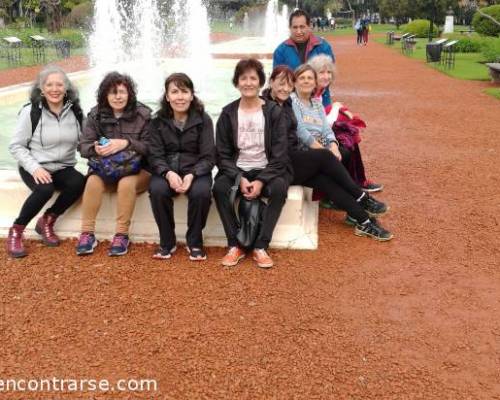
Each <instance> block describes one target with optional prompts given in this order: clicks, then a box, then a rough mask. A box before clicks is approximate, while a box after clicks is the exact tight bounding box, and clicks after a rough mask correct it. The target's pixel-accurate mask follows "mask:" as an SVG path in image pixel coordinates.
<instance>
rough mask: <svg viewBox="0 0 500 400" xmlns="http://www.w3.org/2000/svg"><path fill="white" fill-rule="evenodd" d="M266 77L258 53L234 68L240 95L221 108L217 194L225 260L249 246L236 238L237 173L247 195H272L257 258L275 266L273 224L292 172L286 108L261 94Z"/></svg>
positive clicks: (265, 265)
mask: <svg viewBox="0 0 500 400" xmlns="http://www.w3.org/2000/svg"><path fill="white" fill-rule="evenodd" d="M264 83H265V75H264V68H263V66H262V64H261V63H260V62H259V61H258V60H255V59H243V60H241V61H240V62H239V63H238V64H237V65H236V68H235V71H234V76H233V84H234V86H235V87H236V88H237V89H238V90H239V91H240V93H241V98H240V99H238V100H236V101H233V102H232V103H230V104H228V105H227V106H226V107H224V108H223V109H222V113H221V115H220V117H219V120H218V121H217V128H216V148H217V166H218V168H219V173H218V175H217V177H216V179H215V185H214V189H213V191H214V197H215V202H216V204H217V209H218V211H219V214H220V217H221V220H222V224H223V225H224V231H225V233H226V237H227V242H228V246H229V250H228V253H227V254H226V256H225V257H224V258H223V259H222V265H225V266H234V265H236V264H237V263H238V262H239V261H240V260H241V259H242V258H243V257H245V252H244V250H243V249H242V248H241V246H240V245H239V243H238V240H237V231H238V226H237V221H236V220H235V218H234V212H233V210H232V207H233V205H232V204H231V202H230V201H229V191H230V188H231V186H233V185H234V183H235V180H236V177H237V176H238V175H242V177H241V181H240V184H239V190H240V191H241V193H242V195H243V196H244V197H245V198H247V199H255V198H258V197H259V196H261V195H262V196H264V197H266V198H267V199H268V202H267V206H266V207H265V210H264V212H263V216H262V224H261V229H260V232H259V234H258V236H257V239H256V241H255V243H254V246H253V259H254V260H255V261H256V262H257V265H258V266H259V267H261V268H270V267H272V266H273V260H272V259H271V257H270V256H269V255H268V254H267V248H268V246H269V243H270V242H271V238H272V235H273V231H274V228H275V226H276V223H277V222H278V218H279V216H280V214H281V209H282V208H283V205H284V204H285V200H286V196H287V191H288V185H289V182H290V180H291V177H290V176H289V174H288V173H287V160H288V158H287V136H286V135H287V132H286V126H285V120H284V119H283V117H282V113H281V108H280V107H279V106H278V105H277V104H276V103H274V102H272V101H267V100H264V99H262V98H260V97H259V92H260V89H261V87H262V86H263V85H264Z"/></svg>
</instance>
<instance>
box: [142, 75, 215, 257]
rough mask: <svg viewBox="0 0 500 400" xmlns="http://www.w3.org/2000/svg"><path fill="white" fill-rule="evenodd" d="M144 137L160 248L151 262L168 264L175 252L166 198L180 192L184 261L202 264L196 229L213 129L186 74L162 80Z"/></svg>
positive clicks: (207, 184)
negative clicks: (184, 212)
mask: <svg viewBox="0 0 500 400" xmlns="http://www.w3.org/2000/svg"><path fill="white" fill-rule="evenodd" d="M149 134H150V143H151V146H150V149H149V154H150V156H149V163H150V165H151V168H152V171H153V174H154V175H153V177H152V178H151V183H150V186H149V195H150V200H151V207H152V209H153V214H154V217H155V220H156V224H157V225H158V230H159V232H160V248H159V250H158V251H157V252H156V253H155V254H154V255H153V258H157V259H168V258H170V257H171V255H172V253H173V252H174V251H175V250H176V244H175V243H176V238H175V221H174V208H173V201H172V198H173V197H174V196H176V195H177V194H180V193H185V194H186V195H187V196H188V230H187V232H186V242H187V251H188V253H189V259H190V260H193V261H199V260H206V258H207V255H206V253H205V250H204V249H203V235H202V230H203V228H204V227H205V224H206V222H207V217H208V212H209V210H210V200H211V192H210V190H211V187H212V174H211V172H212V168H213V167H214V164H215V146H214V128H213V124H212V120H211V119H210V117H209V116H208V114H207V113H206V112H205V111H204V107H203V104H202V103H201V101H200V100H199V99H198V98H197V97H196V96H195V95H194V87H193V82H192V81H191V79H190V78H189V77H188V76H187V75H186V74H183V73H174V74H171V75H170V76H169V77H168V78H167V79H166V81H165V93H164V95H163V98H162V100H161V109H160V110H159V111H158V112H157V114H156V116H155V118H153V119H152V120H151V123H150V127H149Z"/></svg>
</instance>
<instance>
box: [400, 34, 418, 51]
mask: <svg viewBox="0 0 500 400" xmlns="http://www.w3.org/2000/svg"><path fill="white" fill-rule="evenodd" d="M416 37H417V35H408V36H406V37H404V38H403V39H401V51H402V52H403V53H404V54H411V53H413V49H414V48H415V45H416V44H417V40H416Z"/></svg>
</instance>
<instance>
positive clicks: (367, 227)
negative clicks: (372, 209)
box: [354, 218, 393, 242]
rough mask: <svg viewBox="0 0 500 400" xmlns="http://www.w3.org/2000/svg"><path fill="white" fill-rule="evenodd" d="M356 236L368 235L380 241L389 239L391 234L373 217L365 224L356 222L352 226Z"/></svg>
mask: <svg viewBox="0 0 500 400" xmlns="http://www.w3.org/2000/svg"><path fill="white" fill-rule="evenodd" d="M354 234H355V235H356V236H368V237H371V238H373V239H375V240H378V241H380V242H386V241H388V240H391V239H392V237H393V234H392V233H391V232H389V231H388V230H386V229H384V228H383V227H382V226H380V225H379V223H378V222H377V220H376V219H375V218H370V222H367V223H366V224H357V225H356V228H354Z"/></svg>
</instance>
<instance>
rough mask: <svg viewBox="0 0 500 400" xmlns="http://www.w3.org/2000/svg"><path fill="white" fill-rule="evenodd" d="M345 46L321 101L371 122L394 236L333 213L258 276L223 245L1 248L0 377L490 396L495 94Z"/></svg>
mask: <svg viewBox="0 0 500 400" xmlns="http://www.w3.org/2000/svg"><path fill="white" fill-rule="evenodd" d="M353 43H354V38H346V37H340V38H335V39H334V40H333V44H334V48H335V52H336V54H337V57H338V66H339V77H338V81H337V89H336V91H335V93H336V95H337V97H338V99H339V100H342V101H344V102H345V103H346V104H347V105H349V106H350V108H351V109H352V110H354V111H356V112H358V113H359V114H360V115H362V117H364V119H365V120H366V121H367V122H368V129H367V130H366V132H365V133H364V135H363V138H364V141H363V143H362V146H363V150H364V155H365V158H366V163H367V165H368V168H367V169H368V171H369V173H370V175H371V177H372V178H373V179H375V180H376V181H380V182H382V183H384V184H385V185H386V190H385V191H384V192H383V194H381V196H380V198H381V199H383V200H385V201H387V202H388V203H389V204H390V206H391V211H390V213H389V214H388V215H387V216H386V217H384V218H382V219H381V220H382V222H383V224H384V225H387V226H388V227H389V228H390V229H391V230H392V231H393V232H394V233H395V235H396V238H395V239H394V240H393V241H392V242H389V243H376V242H374V241H371V240H368V239H362V238H357V237H355V236H353V234H352V228H349V227H347V226H344V225H343V224H342V219H343V215H342V214H341V213H336V212H332V211H322V212H321V216H320V217H321V222H320V248H319V250H318V251H316V252H308V251H273V255H274V257H275V261H276V263H277V264H278V266H277V267H276V268H273V269H272V270H270V271H260V270H258V269H256V268H255V267H254V266H253V263H252V262H251V261H250V260H245V261H244V262H243V263H242V265H241V266H238V267H237V268H234V269H223V268H221V267H219V265H218V259H219V258H220V257H221V256H222V255H223V249H219V248H210V249H209V251H208V255H209V261H207V262H206V263H204V264H203V265H200V266H193V264H190V263H188V262H187V261H186V258H187V257H186V254H185V252H184V251H183V250H182V251H179V253H178V254H176V255H175V257H174V258H173V259H172V260H171V261H168V262H152V261H151V259H150V258H149V257H150V255H151V252H152V247H151V246H148V245H136V246H134V247H133V249H132V251H131V254H129V255H128V256H127V257H123V258H119V259H109V258H108V257H106V256H105V250H106V249H105V248H104V246H101V247H100V248H99V250H98V252H97V254H96V255H94V256H93V257H89V258H85V259H77V258H76V256H73V254H72V252H73V246H74V244H75V243H74V241H73V242H65V243H64V244H63V246H62V247H60V248H58V249H51V250H46V249H42V248H41V247H40V246H39V245H38V244H37V243H35V242H33V243H31V246H30V251H31V254H30V256H29V257H27V258H26V259H24V260H20V261H19V260H16V261H14V260H9V259H7V258H6V256H5V254H4V253H2V254H1V255H0V260H1V264H2V265H3V269H2V271H3V274H2V279H0V303H1V304H2V306H3V309H2V312H3V314H4V316H3V318H0V332H2V333H1V335H3V336H4V337H3V338H2V343H3V345H2V346H1V347H0V360H2V361H1V362H0V376H7V377H18V376H19V377H21V376H32V377H37V376H61V377H82V378H89V377H95V378H97V379H102V378H107V379H115V378H122V377H129V376H130V377H143V378H152V379H157V380H158V381H159V388H160V394H159V395H158V394H156V393H143V394H138V395H136V394H134V396H135V397H137V398H151V397H154V398H162V399H176V400H177V399H190V400H193V399H383V400H387V399H426V400H428V399H440V400H441V399H454V400H460V399H500V383H499V382H500V369H499V362H500V270H499V260H500V254H499V248H500V239H499V237H500V217H499V215H500V213H499V211H500V190H499V187H500V178H499V175H498V171H499V169H498V166H497V163H498V159H499V157H500V131H499V126H500V113H499V112H498V110H499V102H498V100H496V99H494V98H492V97H489V96H487V95H485V94H482V92H481V90H482V87H484V86H485V84H482V83H475V82H467V81H459V80H455V79H453V78H450V77H447V76H445V75H443V74H440V73H439V72H437V71H435V70H432V69H431V68H427V67H426V66H425V65H424V64H422V63H419V62H417V61H415V60H411V59H408V58H405V57H403V56H401V55H400V54H399V53H398V52H396V51H393V50H391V49H387V48H385V47H384V46H383V45H379V44H377V43H370V44H369V46H367V47H363V48H360V47H356V46H355V45H354V44H353ZM4 397H5V398H14V397H9V396H4ZM81 397H82V396H81V394H75V395H74V396H73V397H72V396H70V395H68V396H67V398H81ZM65 398H66V397H65ZM96 398H104V395H102V394H101V395H97V396H96ZM106 398H109V397H106ZM113 398H127V397H126V396H121V397H120V396H116V397H113Z"/></svg>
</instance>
